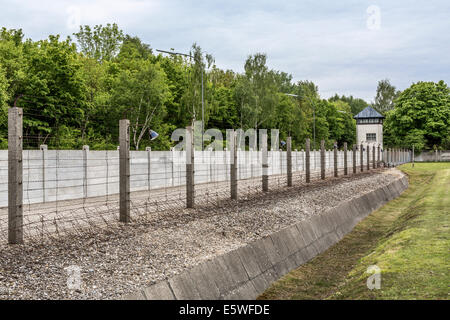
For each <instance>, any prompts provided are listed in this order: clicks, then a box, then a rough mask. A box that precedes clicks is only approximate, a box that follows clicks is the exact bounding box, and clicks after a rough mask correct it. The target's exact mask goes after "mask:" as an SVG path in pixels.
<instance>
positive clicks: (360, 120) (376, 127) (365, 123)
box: [353, 107, 384, 149]
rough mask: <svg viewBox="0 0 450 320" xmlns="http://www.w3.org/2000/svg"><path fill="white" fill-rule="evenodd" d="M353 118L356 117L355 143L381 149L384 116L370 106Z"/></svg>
mask: <svg viewBox="0 0 450 320" xmlns="http://www.w3.org/2000/svg"><path fill="white" fill-rule="evenodd" d="M353 118H355V119H356V143H357V144H358V146H359V145H361V143H362V144H363V145H364V146H367V145H369V146H373V145H375V146H378V145H380V146H381V148H382V149H383V119H384V117H383V116H382V115H381V114H380V113H379V112H378V111H376V110H375V109H374V108H372V107H367V108H365V109H364V110H363V111H361V112H360V113H358V114H357V115H356V116H354V117H353Z"/></svg>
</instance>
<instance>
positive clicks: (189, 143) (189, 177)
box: [186, 126, 195, 208]
mask: <svg viewBox="0 0 450 320" xmlns="http://www.w3.org/2000/svg"><path fill="white" fill-rule="evenodd" d="M194 153H195V149H194V132H193V129H192V127H191V126H189V127H187V128H186V207H187V208H194V206H195V184H194V174H195V172H194Z"/></svg>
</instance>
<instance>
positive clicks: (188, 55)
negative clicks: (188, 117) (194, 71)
mask: <svg viewBox="0 0 450 320" xmlns="http://www.w3.org/2000/svg"><path fill="white" fill-rule="evenodd" d="M156 51H158V52H161V53H167V54H171V55H174V56H177V55H178V56H185V57H189V58H191V59H192V58H193V56H192V55H191V54H186V53H180V52H172V51H166V50H158V49H156ZM203 91H204V86H203V68H202V151H203V132H204V131H205V100H204V93H203ZM194 114H195V112H194ZM194 120H195V119H194Z"/></svg>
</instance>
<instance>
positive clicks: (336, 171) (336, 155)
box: [333, 143, 338, 178]
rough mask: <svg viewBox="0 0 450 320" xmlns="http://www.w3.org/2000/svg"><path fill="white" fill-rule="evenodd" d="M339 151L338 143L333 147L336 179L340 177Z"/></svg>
mask: <svg viewBox="0 0 450 320" xmlns="http://www.w3.org/2000/svg"><path fill="white" fill-rule="evenodd" d="M337 162H338V149H337V143H335V144H334V146H333V163H334V177H335V178H337V176H338V163H337Z"/></svg>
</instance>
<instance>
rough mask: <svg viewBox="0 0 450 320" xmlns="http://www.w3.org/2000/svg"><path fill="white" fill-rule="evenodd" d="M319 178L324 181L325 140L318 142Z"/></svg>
mask: <svg viewBox="0 0 450 320" xmlns="http://www.w3.org/2000/svg"><path fill="white" fill-rule="evenodd" d="M320 178H321V179H322V180H323V179H325V140H321V141H320Z"/></svg>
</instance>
